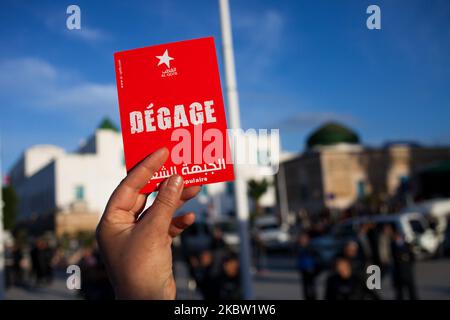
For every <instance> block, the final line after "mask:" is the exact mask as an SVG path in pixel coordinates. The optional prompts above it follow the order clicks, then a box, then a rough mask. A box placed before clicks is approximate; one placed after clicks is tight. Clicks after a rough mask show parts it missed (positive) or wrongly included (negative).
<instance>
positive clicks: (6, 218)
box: [2, 185, 17, 230]
mask: <svg viewBox="0 0 450 320" xmlns="http://www.w3.org/2000/svg"><path fill="white" fill-rule="evenodd" d="M2 196H3V202H4V207H3V226H4V228H5V229H6V230H12V229H13V228H14V226H15V225H16V214H17V196H16V192H15V191H14V188H13V187H12V186H10V185H9V186H4V187H3V188H2Z"/></svg>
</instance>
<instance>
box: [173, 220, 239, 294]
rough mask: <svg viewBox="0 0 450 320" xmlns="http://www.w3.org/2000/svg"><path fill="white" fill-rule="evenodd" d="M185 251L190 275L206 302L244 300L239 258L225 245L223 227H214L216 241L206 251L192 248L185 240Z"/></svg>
mask: <svg viewBox="0 0 450 320" xmlns="http://www.w3.org/2000/svg"><path fill="white" fill-rule="evenodd" d="M182 239H183V237H182ZM181 251H182V258H183V259H184V260H185V261H186V264H187V266H188V270H189V276H190V277H191V278H192V279H193V280H194V281H195V283H196V286H197V287H198V289H199V291H200V293H201V295H202V297H203V298H204V299H208V300H238V299H241V298H242V292H241V287H240V274H239V268H240V265H239V259H238V255H237V253H236V252H235V251H234V250H233V249H232V248H230V247H229V246H228V245H227V244H226V243H225V241H224V240H223V234H222V231H221V230H220V229H219V228H214V230H213V233H212V241H211V243H210V245H209V246H207V247H206V248H202V249H201V250H198V248H188V247H187V246H186V243H185V242H183V241H182V245H181Z"/></svg>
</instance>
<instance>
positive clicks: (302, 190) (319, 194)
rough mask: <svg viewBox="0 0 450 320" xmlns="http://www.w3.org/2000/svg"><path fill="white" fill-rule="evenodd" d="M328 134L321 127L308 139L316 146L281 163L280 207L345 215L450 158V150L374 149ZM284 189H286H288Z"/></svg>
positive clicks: (405, 145)
mask: <svg viewBox="0 0 450 320" xmlns="http://www.w3.org/2000/svg"><path fill="white" fill-rule="evenodd" d="M328 129H329V128H328V127H327V126H324V127H322V128H320V129H319V130H318V131H317V132H316V133H314V134H313V135H312V136H314V139H309V141H311V140H313V141H314V144H311V143H310V144H308V148H307V150H306V151H305V152H304V153H302V154H299V155H297V156H296V157H293V158H291V159H289V160H287V161H284V162H282V163H281V165H280V172H282V173H283V175H280V174H278V175H277V186H278V190H277V194H278V204H279V206H280V208H281V207H283V203H282V202H283V201H284V202H285V203H284V207H285V208H286V209H285V210H288V211H289V212H290V213H298V212H299V211H301V210H306V212H309V213H312V214H314V213H318V212H321V211H322V210H325V209H338V210H344V209H346V208H349V207H351V206H352V205H354V204H355V203H356V202H357V201H358V200H359V199H362V198H364V197H366V196H369V195H376V196H378V197H381V198H389V197H392V196H394V195H395V194H396V192H397V191H398V190H399V188H401V187H402V186H406V185H407V184H408V183H409V180H410V178H411V177H412V176H413V174H414V173H415V172H418V171H419V170H421V169H423V168H426V167H427V166H430V165H433V164H435V163H439V162H441V161H444V160H448V159H450V148H449V147H424V146H419V145H417V144H411V143H392V144H388V145H386V146H384V147H382V148H369V147H364V146H363V145H361V144H360V143H359V139H358V138H356V140H355V136H356V135H355V133H353V132H351V131H350V130H349V131H350V133H349V134H348V135H347V136H349V137H350V136H351V137H352V138H351V139H352V141H349V139H347V138H346V137H345V136H343V135H342V131H343V130H341V131H340V132H339V133H340V135H339V136H338V137H336V136H334V138H333V134H334V131H333V130H328ZM344 129H345V130H348V129H346V128H344ZM330 135H331V136H332V137H331V138H330V137H329V136H330ZM318 136H319V137H320V139H319V138H318ZM356 137H357V136H356ZM280 184H281V185H284V186H285V188H283V190H280V188H279V186H280ZM284 190H285V191H284ZM280 191H283V192H284V193H283V194H281V193H280ZM283 199H284V200H283ZM280 202H281V203H280Z"/></svg>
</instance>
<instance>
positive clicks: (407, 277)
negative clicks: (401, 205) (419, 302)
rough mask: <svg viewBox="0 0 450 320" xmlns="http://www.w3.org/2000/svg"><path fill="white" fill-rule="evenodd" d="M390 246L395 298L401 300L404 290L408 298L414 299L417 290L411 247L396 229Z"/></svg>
mask: <svg viewBox="0 0 450 320" xmlns="http://www.w3.org/2000/svg"><path fill="white" fill-rule="evenodd" d="M391 246H392V248H391V252H392V280H393V281H392V282H393V285H394V289H395V293H396V299H397V300H403V299H404V292H405V291H406V292H407V293H408V296H409V299H410V300H416V299H417V291H416V285H415V281H414V254H413V252H412V250H411V247H410V245H409V244H408V243H407V242H406V241H405V240H404V238H403V236H402V235H401V234H400V233H399V232H398V231H396V232H395V233H394V236H393V241H392V244H391Z"/></svg>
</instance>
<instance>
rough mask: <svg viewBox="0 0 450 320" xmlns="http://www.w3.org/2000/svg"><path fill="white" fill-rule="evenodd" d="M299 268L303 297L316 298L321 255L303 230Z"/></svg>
mask: <svg viewBox="0 0 450 320" xmlns="http://www.w3.org/2000/svg"><path fill="white" fill-rule="evenodd" d="M297 268H298V271H299V274H300V277H301V280H302V287H303V298H304V299H305V300H316V299H317V293H316V277H317V275H318V273H319V257H318V254H317V252H316V251H315V250H314V249H313V248H312V247H311V244H310V238H309V235H308V234H307V233H306V232H302V233H301V234H300V235H299V237H298V256H297Z"/></svg>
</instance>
